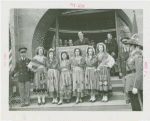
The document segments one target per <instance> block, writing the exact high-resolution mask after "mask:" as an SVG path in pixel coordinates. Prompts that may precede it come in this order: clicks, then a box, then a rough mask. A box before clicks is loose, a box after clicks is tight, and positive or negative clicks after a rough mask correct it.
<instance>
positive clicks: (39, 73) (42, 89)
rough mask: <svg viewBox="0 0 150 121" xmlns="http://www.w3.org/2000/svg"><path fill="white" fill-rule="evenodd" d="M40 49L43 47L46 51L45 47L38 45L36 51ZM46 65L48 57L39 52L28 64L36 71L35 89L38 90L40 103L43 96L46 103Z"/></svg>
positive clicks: (43, 101) (39, 103)
mask: <svg viewBox="0 0 150 121" xmlns="http://www.w3.org/2000/svg"><path fill="white" fill-rule="evenodd" d="M39 49H42V50H43V52H44V48H43V47H38V48H37V49H36V53H38V51H39ZM45 65H46V57H45V56H44V55H42V56H41V55H38V54H37V55H36V56H35V57H33V59H32V60H31V62H30V63H29V65H28V67H29V68H30V69H32V70H33V71H34V72H35V76H34V86H35V89H34V90H33V91H34V92H37V96H38V105H41V97H42V103H43V104H45V93H46V91H47V85H46V82H47V80H46V68H45Z"/></svg>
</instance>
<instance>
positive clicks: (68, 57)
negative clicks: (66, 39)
mask: <svg viewBox="0 0 150 121" xmlns="http://www.w3.org/2000/svg"><path fill="white" fill-rule="evenodd" d="M63 53H65V54H66V55H67V57H66V59H69V55H68V53H67V52H62V53H61V60H63V58H62V54H63Z"/></svg>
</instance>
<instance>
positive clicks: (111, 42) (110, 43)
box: [104, 33, 118, 76]
mask: <svg viewBox="0 0 150 121" xmlns="http://www.w3.org/2000/svg"><path fill="white" fill-rule="evenodd" d="M104 43H105V45H106V49H107V52H108V53H109V54H110V55H111V56H112V57H113V58H114V59H115V60H116V59H117V57H118V44H117V41H116V40H115V39H113V38H112V34H111V33H108V34H107V39H106V40H105V41H104ZM110 72H111V75H113V76H114V74H115V68H114V66H113V67H112V68H111V70H110Z"/></svg>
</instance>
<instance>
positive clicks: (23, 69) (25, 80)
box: [12, 58, 33, 104]
mask: <svg viewBox="0 0 150 121" xmlns="http://www.w3.org/2000/svg"><path fill="white" fill-rule="evenodd" d="M29 62H30V59H28V58H20V59H19V60H18V62H16V66H15V69H14V70H13V71H12V77H14V74H15V73H17V72H18V74H19V75H18V82H19V93H20V97H21V103H22V104H24V103H25V104H29V103H30V81H31V78H32V77H33V76H32V73H31V71H30V70H29V69H28V67H27V65H28V64H29Z"/></svg>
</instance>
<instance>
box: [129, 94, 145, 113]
mask: <svg viewBox="0 0 150 121" xmlns="http://www.w3.org/2000/svg"><path fill="white" fill-rule="evenodd" d="M129 96H130V101H131V106H132V110H133V111H142V110H143V104H142V100H141V98H142V95H141V92H138V94H133V93H132V91H129Z"/></svg>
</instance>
